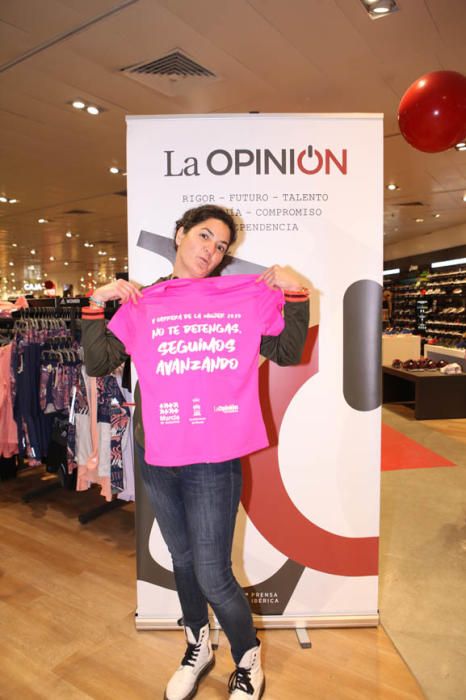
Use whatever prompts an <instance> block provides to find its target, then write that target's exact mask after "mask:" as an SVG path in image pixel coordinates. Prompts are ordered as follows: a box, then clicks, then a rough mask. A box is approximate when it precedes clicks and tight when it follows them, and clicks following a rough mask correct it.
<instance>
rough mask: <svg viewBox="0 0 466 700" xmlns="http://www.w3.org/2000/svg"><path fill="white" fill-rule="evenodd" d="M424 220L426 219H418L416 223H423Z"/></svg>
mask: <svg viewBox="0 0 466 700" xmlns="http://www.w3.org/2000/svg"><path fill="white" fill-rule="evenodd" d="M423 221H424V219H416V223H417V224H422V223H423Z"/></svg>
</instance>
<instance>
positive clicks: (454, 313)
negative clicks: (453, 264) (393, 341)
mask: <svg viewBox="0 0 466 700" xmlns="http://www.w3.org/2000/svg"><path fill="white" fill-rule="evenodd" d="M390 289H391V291H392V294H393V314H392V319H391V324H392V329H394V330H396V329H399V330H400V331H401V332H404V333H406V332H410V331H415V330H416V302H417V301H418V300H419V299H428V300H429V310H428V311H427V312H426V331H425V333H424V336H425V339H426V342H427V343H428V344H433V345H434V344H439V345H442V347H452V348H460V349H461V348H466V269H464V268H456V269H453V270H449V271H448V272H436V273H431V274H430V275H429V276H428V277H427V278H423V279H421V280H420V279H415V278H411V279H409V280H403V281H400V282H399V283H397V284H396V283H395V284H392V285H391V287H390ZM392 332H393V331H392Z"/></svg>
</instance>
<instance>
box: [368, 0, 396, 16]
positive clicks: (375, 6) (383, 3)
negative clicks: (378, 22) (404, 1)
mask: <svg viewBox="0 0 466 700" xmlns="http://www.w3.org/2000/svg"><path fill="white" fill-rule="evenodd" d="M361 2H362V4H363V5H364V8H365V9H366V11H367V13H368V15H369V17H370V18H371V19H379V18H380V17H385V16H386V15H389V14H391V13H392V12H397V11H398V10H399V7H398V6H397V4H396V0H361Z"/></svg>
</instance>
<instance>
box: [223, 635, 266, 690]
mask: <svg viewBox="0 0 466 700" xmlns="http://www.w3.org/2000/svg"><path fill="white" fill-rule="evenodd" d="M228 690H229V692H230V700H259V698H261V697H262V696H263V694H264V690H265V677H264V672H263V671H262V666H261V650H260V642H259V644H258V646H256V647H253V648H252V649H249V650H248V651H247V652H246V653H245V654H243V657H242V659H241V661H240V662H239V664H238V666H237V667H236V670H235V671H233V673H232V674H231V676H230V680H229V682H228Z"/></svg>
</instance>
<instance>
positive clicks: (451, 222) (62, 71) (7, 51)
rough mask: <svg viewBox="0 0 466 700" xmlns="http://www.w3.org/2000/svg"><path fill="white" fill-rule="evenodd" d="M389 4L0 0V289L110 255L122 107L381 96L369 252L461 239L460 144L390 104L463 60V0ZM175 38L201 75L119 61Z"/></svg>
mask: <svg viewBox="0 0 466 700" xmlns="http://www.w3.org/2000/svg"><path fill="white" fill-rule="evenodd" d="M397 4H398V8H399V9H398V11H397V12H395V13H393V14H390V15H387V16H384V17H382V18H379V19H377V20H373V19H371V18H370V17H369V15H368V13H367V11H366V10H365V8H364V6H363V4H362V2H361V0H329V1H325V2H321V1H318V0H292V2H291V3H288V2H287V3H285V2H283V1H282V0H248V1H247V2H246V1H243V0H223V1H221V2H218V1H215V0H202V1H199V2H186V1H185V0H129V1H126V2H120V3H117V2H115V1H114V0H41V2H40V3H38V2H36V0H4V1H3V2H2V3H1V5H0V38H1V40H0V92H1V96H0V100H1V102H0V105H1V106H0V120H1V129H2V139H1V143H0V153H1V171H0V196H2V199H7V200H14V201H13V203H10V201H7V202H4V201H2V202H0V267H1V271H2V279H1V292H2V297H3V298H7V297H8V296H11V295H14V294H15V293H20V292H21V291H24V282H29V283H43V282H44V281H45V280H46V279H50V280H53V281H54V282H55V283H56V285H57V290H58V293H61V292H62V290H63V285H64V284H72V285H73V290H74V293H75V294H76V293H83V292H85V291H86V290H87V289H88V288H89V286H96V285H98V284H101V283H102V282H105V281H106V280H107V279H110V278H112V276H113V275H114V274H115V273H116V272H122V271H124V270H125V266H126V265H127V259H126V258H127V243H126V179H125V176H124V172H125V168H126V163H125V136H126V125H125V116H126V115H128V114H133V115H134V114H141V115H143V114H158V115H163V114H192V113H194V114H195V113H207V114H208V113H247V112H251V111H258V112H272V113H273V112H288V113H293V112H314V113H328V112H348V113H351V112H383V114H384V151H385V164H384V168H385V186H388V185H389V184H396V185H397V187H398V188H399V189H397V190H395V191H389V190H387V189H385V208H384V243H385V255H384V257H385V259H386V260H390V259H395V258H396V259H398V258H402V257H406V256H410V255H412V254H417V253H425V252H428V251H432V250H439V249H443V248H451V247H455V246H459V245H462V244H464V243H465V242H466V201H464V196H465V195H466V153H465V152H460V151H457V150H455V149H454V148H453V149H449V150H448V151H445V152H442V153H437V154H429V153H422V152H420V151H417V150H415V149H414V148H413V147H412V146H410V145H409V144H408V143H407V142H406V141H405V140H404V138H403V137H402V136H401V134H400V131H399V128H398V122H397V108H398V104H399V101H400V98H401V96H402V95H403V93H404V92H405V90H406V89H407V88H408V86H409V85H410V84H411V83H412V82H413V81H414V80H416V79H417V78H419V77H420V76H421V75H423V74H425V73H427V72H429V71H433V70H443V69H445V70H446V69H448V70H456V71H459V72H463V71H464V66H465V65H466V42H465V40H464V37H465V35H466V5H465V3H464V0H448V2H445V1H444V0H399V2H398V3H397ZM175 51H177V52H180V53H182V54H184V55H185V56H187V57H189V58H190V59H192V60H193V61H195V62H196V63H198V64H199V65H200V66H202V67H204V68H205V69H207V70H208V71H209V72H210V73H212V74H213V75H212V76H207V77H187V78H180V79H176V78H175V77H174V76H169V77H163V76H157V75H136V74H134V73H132V74H131V73H129V72H128V71H127V69H128V68H129V67H131V66H134V65H138V64H146V63H149V62H152V61H155V60H158V59H161V58H163V57H164V56H167V55H169V54H171V53H173V52H175ZM76 99H80V100H82V101H83V102H84V103H85V104H86V105H91V106H96V107H97V108H98V109H100V110H101V113H100V114H99V115H91V114H89V113H87V111H86V110H85V109H83V110H77V109H74V108H73V107H72V104H71V103H72V102H73V100H76ZM111 167H114V168H118V170H119V172H118V173H116V174H112V173H111V172H110V171H109V169H110V168H111ZM40 220H45V222H44V223H39V221H40ZM86 244H87V245H86ZM89 245H91V246H93V247H87V246H89ZM31 251H35V252H34V253H32V252H31ZM81 278H83V279H81ZM14 287H16V289H14Z"/></svg>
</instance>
